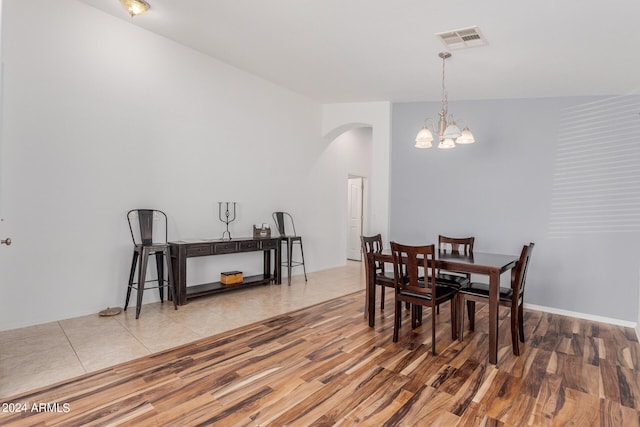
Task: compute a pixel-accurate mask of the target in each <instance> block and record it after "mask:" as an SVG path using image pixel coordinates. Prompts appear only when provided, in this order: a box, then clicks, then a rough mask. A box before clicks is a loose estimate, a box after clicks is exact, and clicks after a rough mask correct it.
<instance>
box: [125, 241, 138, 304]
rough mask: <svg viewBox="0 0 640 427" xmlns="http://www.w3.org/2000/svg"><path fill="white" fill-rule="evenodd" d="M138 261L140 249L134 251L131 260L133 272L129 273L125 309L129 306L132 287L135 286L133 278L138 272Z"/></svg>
mask: <svg viewBox="0 0 640 427" xmlns="http://www.w3.org/2000/svg"><path fill="white" fill-rule="evenodd" d="M137 261H138V251H133V260H131V273H129V285H128V287H127V298H126V299H125V300H124V310H125V311H126V310H127V307H128V306H129V298H130V297H131V287H132V286H133V278H134V277H135V274H136V263H137Z"/></svg>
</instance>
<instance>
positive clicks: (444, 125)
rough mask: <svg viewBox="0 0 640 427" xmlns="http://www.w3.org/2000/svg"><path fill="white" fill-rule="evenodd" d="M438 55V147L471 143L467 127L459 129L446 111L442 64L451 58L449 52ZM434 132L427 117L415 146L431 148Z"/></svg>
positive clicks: (451, 146)
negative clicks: (439, 94)
mask: <svg viewBox="0 0 640 427" xmlns="http://www.w3.org/2000/svg"><path fill="white" fill-rule="evenodd" d="M438 56H439V57H440V58H442V108H441V110H440V112H439V113H438V130H437V135H438V148H453V147H455V146H456V144H472V143H474V142H475V139H474V138H473V134H472V133H471V131H470V130H469V127H468V126H465V128H464V129H463V130H462V131H460V128H458V126H457V125H456V122H455V121H454V120H453V115H451V114H449V111H448V107H449V105H448V102H447V90H446V88H445V85H444V64H445V62H446V60H447V58H451V54H450V53H449V52H440V53H439V54H438ZM447 115H448V117H447ZM429 125H431V129H429ZM434 133H436V130H435V129H434V128H433V120H432V119H431V118H427V119H426V120H425V123H424V126H423V127H422V129H420V132H418V135H416V148H431V142H433V134H434Z"/></svg>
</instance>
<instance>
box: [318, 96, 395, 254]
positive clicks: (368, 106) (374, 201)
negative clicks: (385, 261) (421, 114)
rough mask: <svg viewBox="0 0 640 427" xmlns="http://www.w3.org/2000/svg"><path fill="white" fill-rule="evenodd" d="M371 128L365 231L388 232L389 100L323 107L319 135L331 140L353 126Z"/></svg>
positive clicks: (384, 235) (383, 236)
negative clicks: (369, 177) (369, 172)
mask: <svg viewBox="0 0 640 427" xmlns="http://www.w3.org/2000/svg"><path fill="white" fill-rule="evenodd" d="M360 126H368V127H371V128H372V137H371V138H372V154H371V162H372V163H371V168H372V169H371V179H370V182H369V184H370V185H369V188H370V190H369V194H367V197H368V198H369V199H368V210H367V212H368V217H367V218H365V226H366V228H365V230H364V231H363V232H364V233H365V234H377V233H380V234H382V238H383V240H384V241H385V242H386V241H388V239H387V236H388V235H389V191H390V189H389V177H390V165H391V163H390V153H391V148H390V147H391V103H389V102H368V103H343V104H326V105H323V107H322V134H323V135H324V136H325V138H326V139H328V140H332V139H333V138H335V137H336V136H337V135H339V134H340V133H342V132H344V131H345V130H347V129H351V128H354V127H360Z"/></svg>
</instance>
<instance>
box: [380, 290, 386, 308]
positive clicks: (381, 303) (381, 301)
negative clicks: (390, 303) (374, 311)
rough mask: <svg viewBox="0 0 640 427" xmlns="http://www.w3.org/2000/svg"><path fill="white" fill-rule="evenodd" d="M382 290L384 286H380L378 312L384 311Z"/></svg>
mask: <svg viewBox="0 0 640 427" xmlns="http://www.w3.org/2000/svg"><path fill="white" fill-rule="evenodd" d="M384 288H386V286H385V285H381V286H380V310H384Z"/></svg>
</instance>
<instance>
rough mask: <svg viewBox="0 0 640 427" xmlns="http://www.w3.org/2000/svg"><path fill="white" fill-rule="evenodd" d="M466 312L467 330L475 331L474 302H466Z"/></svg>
mask: <svg viewBox="0 0 640 427" xmlns="http://www.w3.org/2000/svg"><path fill="white" fill-rule="evenodd" d="M467 311H468V312H469V313H468V314H469V329H470V330H472V331H473V330H475V328H476V302H475V301H467Z"/></svg>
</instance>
